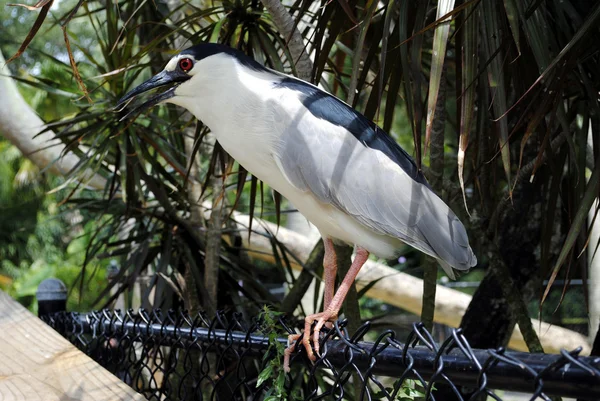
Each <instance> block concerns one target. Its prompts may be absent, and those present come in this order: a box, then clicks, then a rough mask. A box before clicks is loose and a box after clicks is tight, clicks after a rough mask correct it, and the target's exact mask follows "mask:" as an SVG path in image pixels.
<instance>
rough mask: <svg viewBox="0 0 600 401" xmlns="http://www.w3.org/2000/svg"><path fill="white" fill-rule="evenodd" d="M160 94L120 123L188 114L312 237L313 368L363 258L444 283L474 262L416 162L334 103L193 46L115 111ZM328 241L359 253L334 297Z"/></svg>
mask: <svg viewBox="0 0 600 401" xmlns="http://www.w3.org/2000/svg"><path fill="white" fill-rule="evenodd" d="M162 87H167V89H166V90H164V91H162V92H160V93H158V94H155V95H154V96H152V97H151V98H150V99H149V100H147V101H145V102H143V103H141V104H139V105H137V106H134V107H133V108H131V109H129V110H128V112H127V113H126V114H125V115H124V116H123V118H122V119H128V118H130V117H132V116H133V115H137V114H139V113H140V112H142V111H144V110H146V109H148V108H149V107H152V106H154V105H157V104H159V103H165V102H166V103H172V104H175V105H178V106H180V107H183V108H185V109H187V110H188V111H189V112H191V113H192V114H193V115H194V116H195V117H196V118H197V119H199V120H200V121H202V122H203V123H204V124H205V125H206V126H208V127H209V128H210V130H211V131H212V133H213V134H214V136H215V138H216V140H217V141H218V142H219V143H220V145H221V146H222V147H223V149H224V150H225V151H226V152H228V153H229V154H230V155H231V156H232V157H233V158H234V159H235V160H237V162H238V163H239V164H240V165H241V166H243V167H244V168H245V169H246V170H247V171H249V172H250V173H251V174H253V175H254V176H256V177H257V178H258V179H260V180H262V181H263V182H265V183H267V184H268V185H269V186H270V187H271V188H272V189H274V190H276V191H277V192H279V193H280V194H282V195H283V196H284V197H286V198H287V199H288V200H289V201H290V202H291V203H292V204H293V205H294V206H295V207H296V208H297V209H298V211H299V212H300V213H302V214H303V215H304V217H306V218H307V219H308V220H309V221H310V222H311V223H312V224H314V225H315V226H316V227H317V229H318V230H319V232H320V234H321V236H322V238H323V242H324V258H323V266H324V282H325V283H324V304H323V305H324V310H323V311H322V312H320V313H315V314H313V315H309V316H307V317H306V318H305V322H304V330H303V335H302V345H303V346H304V348H305V350H306V353H307V355H308V357H309V358H310V360H311V361H313V362H314V361H316V355H319V332H320V331H321V329H322V328H323V327H324V326H330V325H331V322H334V321H335V320H336V319H337V318H338V314H339V311H340V309H341V306H342V303H343V301H344V298H345V297H346V295H347V293H348V290H349V289H350V287H351V285H352V284H353V282H354V280H355V278H356V276H357V274H358V272H359V271H360V269H361V267H362V266H363V265H364V263H365V262H366V261H367V259H368V258H369V256H370V254H374V255H375V256H378V257H381V258H386V259H392V258H396V257H398V256H399V252H400V250H401V249H402V248H403V244H408V245H410V246H412V247H414V248H416V249H418V250H420V251H421V252H423V253H425V254H427V255H429V256H432V257H434V258H435V259H437V261H438V262H439V264H440V265H441V267H442V268H443V269H444V271H445V272H446V273H447V274H448V276H450V278H454V277H455V273H456V272H460V271H467V270H469V269H470V268H471V267H473V266H475V265H476V264H477V258H476V256H475V254H474V252H473V250H472V248H471V247H470V245H469V239H468V236H467V232H466V229H465V227H464V225H463V224H462V223H461V221H460V220H459V219H458V217H457V216H456V215H455V214H454V213H453V212H452V210H451V209H450V207H449V206H448V205H446V203H444V202H443V201H442V200H441V199H440V197H439V196H438V195H436V194H435V193H434V191H433V189H432V188H431V186H430V185H429V184H428V182H427V180H426V179H425V177H424V175H423V173H422V171H421V170H420V169H419V168H418V167H417V165H416V163H415V161H414V160H413V159H412V157H411V156H410V155H409V154H408V153H407V152H406V151H405V150H404V149H402V148H401V147H400V146H399V145H398V144H397V143H396V141H394V140H393V139H392V138H391V137H390V136H389V135H388V134H387V133H386V132H384V131H383V130H382V129H381V128H379V127H378V126H377V125H376V124H375V123H373V122H372V121H371V120H369V119H367V118H366V117H365V116H363V115H362V114H361V113H359V112H358V111H356V110H355V109H354V108H352V107H351V106H350V105H348V104H346V103H344V102H343V101H341V100H340V99H338V98H337V97H335V96H333V95H332V94H330V93H328V92H326V91H324V90H322V89H320V88H318V87H317V86H315V85H312V84H310V83H308V82H305V81H302V80H300V79H298V78H295V77H293V76H289V75H286V74H284V73H281V72H279V71H275V70H272V69H269V68H267V67H265V66H263V65H262V64H260V63H258V62H257V61H256V60H254V59H253V58H251V57H249V56H248V55H246V54H245V53H244V52H242V51H240V50H237V49H234V48H232V47H229V46H226V45H222V44H216V43H201V44H198V45H195V46H192V47H190V48H188V49H186V50H183V51H181V52H180V53H178V54H176V55H175V56H173V57H172V58H171V59H170V60H169V61H168V62H167V64H166V66H165V67H164V69H163V70H162V71H161V72H159V73H158V74H156V75H154V76H153V77H152V78H150V79H149V80H147V81H145V82H143V83H142V84H140V85H139V86H137V87H135V88H134V89H132V90H131V91H129V92H128V93H126V94H125V95H124V96H123V97H122V98H121V99H120V100H119V101H118V103H117V106H116V109H117V110H119V111H121V112H122V111H123V110H125V109H126V108H127V107H128V105H129V103H130V102H132V101H133V99H134V98H136V97H138V96H139V95H141V94H143V93H146V92H148V91H151V90H153V89H156V88H162ZM122 115H123V114H122ZM334 243H346V244H350V245H354V246H355V256H354V260H353V261H352V264H351V266H350V268H349V270H348V272H347V274H346V276H345V277H344V278H343V280H342V281H341V283H340V285H339V287H338V289H337V290H335V278H336V272H337V259H336V253H335V249H334ZM315 322H316V325H315V326H314V328H313V324H314V323H315ZM300 336H301V335H292V336H290V341H289V342H288V348H287V349H286V352H285V362H284V367H285V370H286V371H289V359H290V355H291V353H292V352H293V350H292V345H291V343H292V341H294V340H297V339H298V338H299V337H300ZM311 341H312V344H311ZM313 348H314V350H313Z"/></svg>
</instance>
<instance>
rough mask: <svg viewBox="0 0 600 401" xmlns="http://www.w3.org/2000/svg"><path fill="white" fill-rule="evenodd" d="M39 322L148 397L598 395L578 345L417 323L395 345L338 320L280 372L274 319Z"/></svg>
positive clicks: (53, 318)
mask: <svg viewBox="0 0 600 401" xmlns="http://www.w3.org/2000/svg"><path fill="white" fill-rule="evenodd" d="M43 320H44V321H46V323H48V324H49V325H50V326H52V327H53V328H54V329H55V330H57V331H58V332H60V333H61V334H62V335H63V336H65V337H66V338H68V339H69V340H70V341H71V342H72V343H73V344H75V345H76V346H77V347H79V348H80V349H81V350H82V351H84V352H85V353H86V354H88V355H89V356H91V357H92V358H93V359H94V360H96V361H97V362H98V363H100V364H101V365H102V366H104V367H105V368H107V369H108V370H109V371H111V372H113V373H114V374H115V375H116V376H117V377H119V378H120V379H121V380H123V381H124V382H126V383H127V384H129V385H130V386H131V387H133V388H134V389H135V390H137V391H138V392H140V393H141V394H143V395H144V396H145V397H146V398H148V399H150V400H213V399H214V400H269V401H271V400H278V399H302V400H320V399H327V400H331V399H334V400H375V399H381V400H402V399H428V400H444V401H446V400H484V399H486V398H487V399H490V398H489V397H491V398H493V399H496V400H501V399H502V397H504V396H505V395H506V391H507V390H508V391H510V392H524V393H527V394H528V398H529V399H531V400H535V399H543V400H549V399H550V398H549V397H550V396H553V395H557V396H568V397H574V398H575V397H578V398H581V399H589V400H592V399H600V358H597V357H582V356H579V350H578V349H576V350H573V351H571V352H567V351H563V352H562V353H561V354H560V355H544V354H528V353H521V352H508V351H506V350H504V349H495V350H491V349H490V350H477V349H471V347H470V346H469V344H468V342H467V341H466V339H465V338H464V336H463V335H462V334H461V331H460V330H458V329H456V330H453V331H452V335H451V336H450V337H449V338H448V339H447V340H446V341H445V342H443V343H442V344H436V343H435V342H434V341H433V338H432V336H431V334H430V333H429V332H427V331H426V330H425V329H424V328H423V326H422V325H421V324H415V325H414V326H413V330H412V331H411V332H410V334H409V335H408V338H406V339H404V340H405V341H404V342H401V341H399V339H398V338H396V334H395V333H394V332H393V331H391V330H387V331H384V332H382V333H374V331H373V330H371V329H370V325H369V323H365V324H363V325H362V326H361V327H360V329H359V330H358V331H357V332H356V333H354V334H353V335H349V334H348V332H347V330H346V322H344V321H340V322H338V323H336V324H335V325H334V327H333V328H332V329H330V330H325V331H324V332H323V334H324V336H323V346H322V352H321V358H320V359H319V360H318V361H317V362H316V363H315V364H311V363H310V362H308V360H307V359H306V357H305V355H304V353H303V352H302V353H296V355H295V357H294V358H293V360H292V372H291V373H290V374H288V375H284V374H282V373H281V374H279V366H281V365H280V363H279V360H277V363H273V361H275V359H274V358H282V356H281V355H279V353H278V351H277V349H279V352H280V351H281V349H283V347H282V345H283V346H286V345H287V337H286V336H285V335H284V334H285V333H286V332H289V329H288V328H287V327H286V326H285V324H284V323H283V322H281V321H277V320H276V321H275V323H276V324H275V325H273V324H271V325H266V324H265V321H264V318H257V319H256V321H255V322H253V323H251V324H246V323H245V322H243V321H242V319H241V317H240V315H238V314H235V313H230V314H224V313H218V314H217V316H216V317H214V318H212V319H211V318H208V317H207V316H206V315H203V314H199V315H197V316H193V317H192V316H189V315H188V314H187V313H185V312H175V311H169V312H164V313H163V312H161V311H160V310H153V311H145V310H140V311H138V312H133V311H128V312H126V313H121V312H119V311H109V310H103V311H98V312H90V313H67V312H61V313H57V314H52V315H46V316H44V317H43ZM375 336H376V337H375ZM365 338H372V339H373V338H374V341H372V342H366V341H363V339H365ZM276 343H279V344H281V345H279V346H277V345H276ZM261 372H262V375H261ZM282 394H284V395H283V396H282ZM524 399H527V398H524Z"/></svg>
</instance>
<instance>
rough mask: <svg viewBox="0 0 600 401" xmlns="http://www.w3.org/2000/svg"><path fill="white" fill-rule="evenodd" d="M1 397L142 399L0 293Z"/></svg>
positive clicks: (53, 400)
mask: <svg viewBox="0 0 600 401" xmlns="http://www.w3.org/2000/svg"><path fill="white" fill-rule="evenodd" d="M0 338H2V342H1V343H0V400H3V401H13V400H14V401H20V400H23V401H37V400H39V401H59V400H69V401H75V400H91V401H105V400H106V401H108V400H111V401H115V400H139V401H142V400H145V398H144V397H142V396H141V395H140V394H138V393H136V392H135V391H134V390H133V389H132V388H130V387H129V386H127V385H126V384H125V383H123V382H122V381H121V380H119V379H118V378H117V377H116V376H113V375H112V374H111V373H110V372H109V371H108V370H106V369H104V368H103V367H102V366H100V365H98V364H97V363H96V362H94V361H93V360H92V359H90V358H89V357H88V356H87V355H85V354H84V353H83V352H81V351H79V350H78V349H77V348H76V347H75V346H74V345H72V344H71V343H70V342H69V341H67V340H66V339H65V338H63V337H62V336H61V335H60V334H58V333H57V332H56V331H54V330H53V329H52V328H50V327H49V326H48V325H46V324H45V323H44V322H42V321H41V320H40V319H38V318H37V317H36V316H34V315H33V314H32V313H31V312H29V311H28V310H27V309H25V308H24V307H23V306H22V305H21V304H19V303H18V302H16V301H15V300H13V299H12V298H11V297H10V296H8V295H7V294H6V293H4V292H2V291H0Z"/></svg>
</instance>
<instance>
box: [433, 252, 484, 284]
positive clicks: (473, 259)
mask: <svg viewBox="0 0 600 401" xmlns="http://www.w3.org/2000/svg"><path fill="white" fill-rule="evenodd" d="M469 252H470V254H471V255H470V258H469V262H468V263H467V264H466V266H467V268H466V269H460V270H459V269H456V268H454V267H452V266H451V265H450V264H449V263H448V262H446V261H445V260H443V259H438V263H439V264H440V266H442V269H444V272H445V273H446V274H447V275H448V277H449V278H450V279H451V280H456V279H457V278H458V277H459V276H460V275H461V273H464V272H467V271H469V268H471V267H473V266H475V265H476V264H477V256H475V254H474V253H473V250H472V249H471V248H470V247H469Z"/></svg>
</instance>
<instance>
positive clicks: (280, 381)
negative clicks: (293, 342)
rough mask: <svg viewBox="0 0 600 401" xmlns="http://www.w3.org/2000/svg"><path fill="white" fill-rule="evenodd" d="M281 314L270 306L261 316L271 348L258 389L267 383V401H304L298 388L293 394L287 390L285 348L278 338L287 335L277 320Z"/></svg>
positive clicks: (266, 354)
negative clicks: (284, 366)
mask: <svg viewBox="0 0 600 401" xmlns="http://www.w3.org/2000/svg"><path fill="white" fill-rule="evenodd" d="M279 316H281V313H277V312H274V311H272V310H271V309H270V308H269V307H268V306H264V307H263V310H262V312H261V313H260V316H259V321H261V322H262V324H261V331H262V332H263V334H265V335H267V336H268V337H269V348H268V349H267V351H266V352H265V355H264V356H263V359H262V362H263V366H264V368H263V370H262V371H261V372H260V374H259V375H258V380H257V382H256V387H260V386H261V385H262V384H263V383H267V391H266V393H265V398H264V400H265V401H287V400H290V401H295V400H302V399H303V398H302V396H301V395H300V391H299V389H298V388H293V389H292V391H291V393H288V390H287V389H286V388H285V384H286V374H285V372H284V370H283V353H284V351H285V347H284V346H283V344H281V343H280V342H279V341H277V339H278V338H280V337H282V336H283V335H284V334H285V333H282V332H281V325H280V324H279V323H278V321H277V318H278V317H279Z"/></svg>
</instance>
